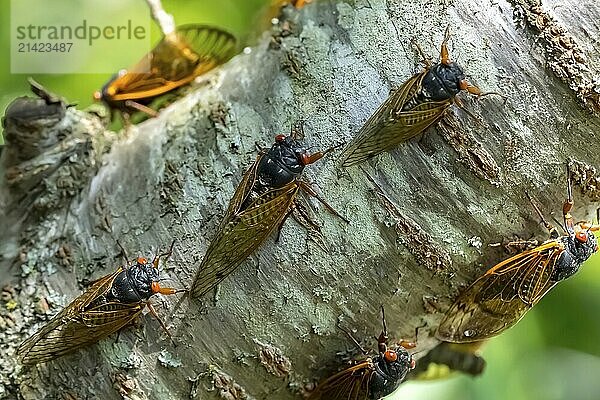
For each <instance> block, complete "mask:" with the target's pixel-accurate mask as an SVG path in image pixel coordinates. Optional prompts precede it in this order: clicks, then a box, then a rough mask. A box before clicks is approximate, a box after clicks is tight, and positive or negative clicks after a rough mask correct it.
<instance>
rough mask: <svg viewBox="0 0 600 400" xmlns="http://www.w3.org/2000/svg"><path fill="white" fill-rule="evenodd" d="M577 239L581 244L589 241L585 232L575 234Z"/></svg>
mask: <svg viewBox="0 0 600 400" xmlns="http://www.w3.org/2000/svg"><path fill="white" fill-rule="evenodd" d="M575 239H577V240H578V241H579V242H581V243H585V242H587V240H588V235H587V232H583V231H581V232H577V233H576V234H575Z"/></svg>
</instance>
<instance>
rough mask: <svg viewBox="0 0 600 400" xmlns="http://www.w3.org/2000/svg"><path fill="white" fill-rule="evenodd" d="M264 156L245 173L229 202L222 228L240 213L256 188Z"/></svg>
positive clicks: (259, 157) (258, 158) (257, 159)
mask: <svg viewBox="0 0 600 400" xmlns="http://www.w3.org/2000/svg"><path fill="white" fill-rule="evenodd" d="M263 156H264V155H259V156H258V157H257V158H256V161H254V163H253V164H252V165H251V166H250V168H248V170H247V171H246V172H245V173H244V176H243V177H242V181H241V182H240V184H239V185H238V187H237V189H236V190H235V193H234V194H233V197H232V198H231V201H230V202H229V206H228V207H227V213H226V214H225V217H224V218H223V224H222V225H221V228H222V227H223V226H224V225H225V224H227V222H228V221H229V219H230V218H231V217H232V216H234V215H236V214H239V213H240V211H241V208H242V205H243V204H244V202H245V201H246V199H247V198H248V195H249V194H250V192H251V191H252V188H253V187H254V182H255V181H256V169H257V168H258V164H259V163H260V160H261V159H262V157H263ZM221 228H220V229H221Z"/></svg>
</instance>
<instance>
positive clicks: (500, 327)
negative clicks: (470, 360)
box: [436, 171, 600, 343]
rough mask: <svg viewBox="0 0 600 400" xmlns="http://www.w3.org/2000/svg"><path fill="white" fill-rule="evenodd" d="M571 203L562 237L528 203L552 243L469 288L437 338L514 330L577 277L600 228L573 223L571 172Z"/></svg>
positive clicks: (593, 248) (460, 339)
mask: <svg viewBox="0 0 600 400" xmlns="http://www.w3.org/2000/svg"><path fill="white" fill-rule="evenodd" d="M567 172H568V173H567V176H568V178H569V179H568V184H567V200H566V201H565V202H564V204H563V225H564V226H563V229H564V231H565V233H564V234H563V235H561V234H560V233H559V232H558V230H557V229H556V228H555V227H553V226H552V225H550V224H549V223H548V222H547V221H546V220H545V219H544V216H543V215H542V213H541V211H540V209H539V208H538V207H537V206H536V205H535V203H534V202H533V200H532V199H531V198H530V197H529V195H528V197H529V200H530V201H531V203H532V205H533V206H534V208H535V210H536V212H537V214H538V215H539V217H540V219H541V220H542V223H543V224H544V226H545V227H546V228H547V229H548V230H549V232H550V239H549V240H547V241H546V242H544V243H542V244H541V245H539V246H537V247H535V248H533V249H529V250H525V251H523V252H521V253H519V254H517V255H515V256H513V257H510V258H509V259H507V260H504V261H502V262H501V263H499V264H497V265H495V266H494V267H493V268H491V269H490V270H488V271H487V272H486V273H485V274H484V275H483V276H482V277H480V278H479V279H477V280H476V281H475V282H474V283H473V284H472V285H471V286H470V287H469V288H467V289H466V290H465V291H464V292H463V293H462V294H461V295H460V296H459V297H458V298H457V299H456V301H455V302H454V304H453V305H452V306H451V307H450V309H449V310H448V311H447V312H446V314H445V316H444V318H443V320H442V322H441V323H440V326H439V328H438V330H437V333H436V335H437V337H438V338H439V339H441V340H444V341H447V342H456V343H462V342H474V341H480V340H484V339H487V338H490V337H493V336H496V335H499V334H500V333H502V332H504V331H505V330H506V329H508V328H510V327H511V326H513V325H515V324H516V323H517V322H519V320H520V319H521V318H523V316H524V315H525V313H526V312H527V311H529V310H530V309H531V307H533V306H534V305H535V304H536V303H537V302H538V301H539V300H540V299H541V298H542V297H544V295H545V294H546V293H548V291H549V290H550V289H552V288H553V287H554V285H556V284H557V283H558V282H560V281H562V280H564V279H567V278H569V277H570V276H572V275H573V274H575V273H576V272H577V271H578V270H579V267H581V265H582V264H583V263H584V262H585V261H586V260H587V259H588V258H590V256H591V255H592V254H594V253H595V252H596V251H598V242H597V239H596V237H595V236H594V234H593V232H595V231H597V230H599V229H600V226H599V225H594V224H592V223H590V222H579V223H574V222H573V217H572V216H571V210H572V208H573V196H572V190H571V180H570V173H569V171H567Z"/></svg>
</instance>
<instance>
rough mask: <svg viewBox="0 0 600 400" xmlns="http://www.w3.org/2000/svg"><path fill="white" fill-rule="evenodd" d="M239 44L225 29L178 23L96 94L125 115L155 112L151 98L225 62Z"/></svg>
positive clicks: (95, 94)
mask: <svg viewBox="0 0 600 400" xmlns="http://www.w3.org/2000/svg"><path fill="white" fill-rule="evenodd" d="M236 48H237V44H236V39H235V37H234V36H233V35H232V34H230V33H228V32H226V31H224V30H222V29H218V28H214V27H210V26H204V25H195V24H191V25H183V26H180V27H177V28H176V29H175V31H174V32H172V33H170V34H167V35H166V36H165V37H163V39H162V40H161V41H160V42H159V43H158V44H157V45H156V47H154V49H152V51H151V52H150V53H148V54H146V55H145V56H144V57H143V58H142V59H141V60H140V61H139V62H138V63H137V64H136V65H134V66H133V67H131V68H130V69H127V70H125V69H124V70H121V71H119V72H118V73H117V74H115V75H114V76H113V77H112V78H111V79H110V80H109V81H108V82H107V83H106V84H105V85H104V87H103V88H102V90H101V91H98V92H96V93H94V98H95V99H96V100H102V101H103V102H104V103H105V104H106V105H108V107H109V108H110V109H111V110H113V109H114V110H119V111H121V112H123V113H124V114H125V115H128V114H129V113H131V112H135V111H142V112H145V113H147V114H149V115H151V116H155V115H156V112H155V111H154V110H152V109H151V108H149V107H147V104H149V103H150V102H151V101H152V99H154V98H156V97H157V96H160V95H163V94H165V93H167V92H169V91H171V90H174V89H176V88H179V87H181V86H183V85H187V84H188V83H190V82H191V81H193V80H194V79H195V78H196V77H198V76H200V75H202V74H204V73H206V72H208V71H210V70H211V69H213V68H215V67H217V66H218V65H221V64H223V63H225V62H226V61H228V60H229V59H230V58H231V57H233V56H234V55H235V53H236Z"/></svg>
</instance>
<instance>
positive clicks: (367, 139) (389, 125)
mask: <svg viewBox="0 0 600 400" xmlns="http://www.w3.org/2000/svg"><path fill="white" fill-rule="evenodd" d="M425 74H426V71H424V72H421V73H419V74H416V75H414V76H412V77H411V78H410V79H409V80H407V81H406V82H405V83H404V84H403V85H402V86H401V87H400V88H398V90H396V91H395V92H393V93H392V94H391V95H390V97H388V99H387V100H386V101H385V102H384V103H383V104H382V105H381V106H380V107H379V109H377V111H375V113H373V115H371V117H370V118H369V119H368V120H367V122H366V123H365V124H364V125H363V127H362V128H361V129H360V131H359V132H358V134H357V136H356V137H355V138H354V139H352V141H351V142H350V144H349V145H348V147H347V148H346V149H345V150H344V151H343V153H342V155H341V159H342V160H343V161H342V166H343V167H349V166H351V165H354V164H358V163H360V162H363V161H366V160H368V159H369V158H371V157H373V156H375V155H377V154H379V153H382V152H384V151H386V150H390V149H392V148H394V147H396V146H397V145H398V144H400V143H402V142H404V141H406V140H409V139H410V138H412V137H415V136H416V135H418V134H419V133H421V132H423V131H424V130H425V129H427V128H428V127H429V126H431V125H433V124H434V123H436V122H437V121H438V120H439V119H440V118H441V117H442V116H443V115H444V112H445V111H446V110H447V109H448V107H450V105H451V104H452V100H445V101H436V102H425V103H419V104H416V105H415V106H414V107H411V108H410V109H405V110H404V111H403V109H404V108H405V106H406V105H407V104H408V103H409V102H410V101H411V99H412V98H413V97H414V96H415V95H416V94H417V93H418V92H419V88H420V85H421V81H422V80H423V77H424V76H425Z"/></svg>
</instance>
